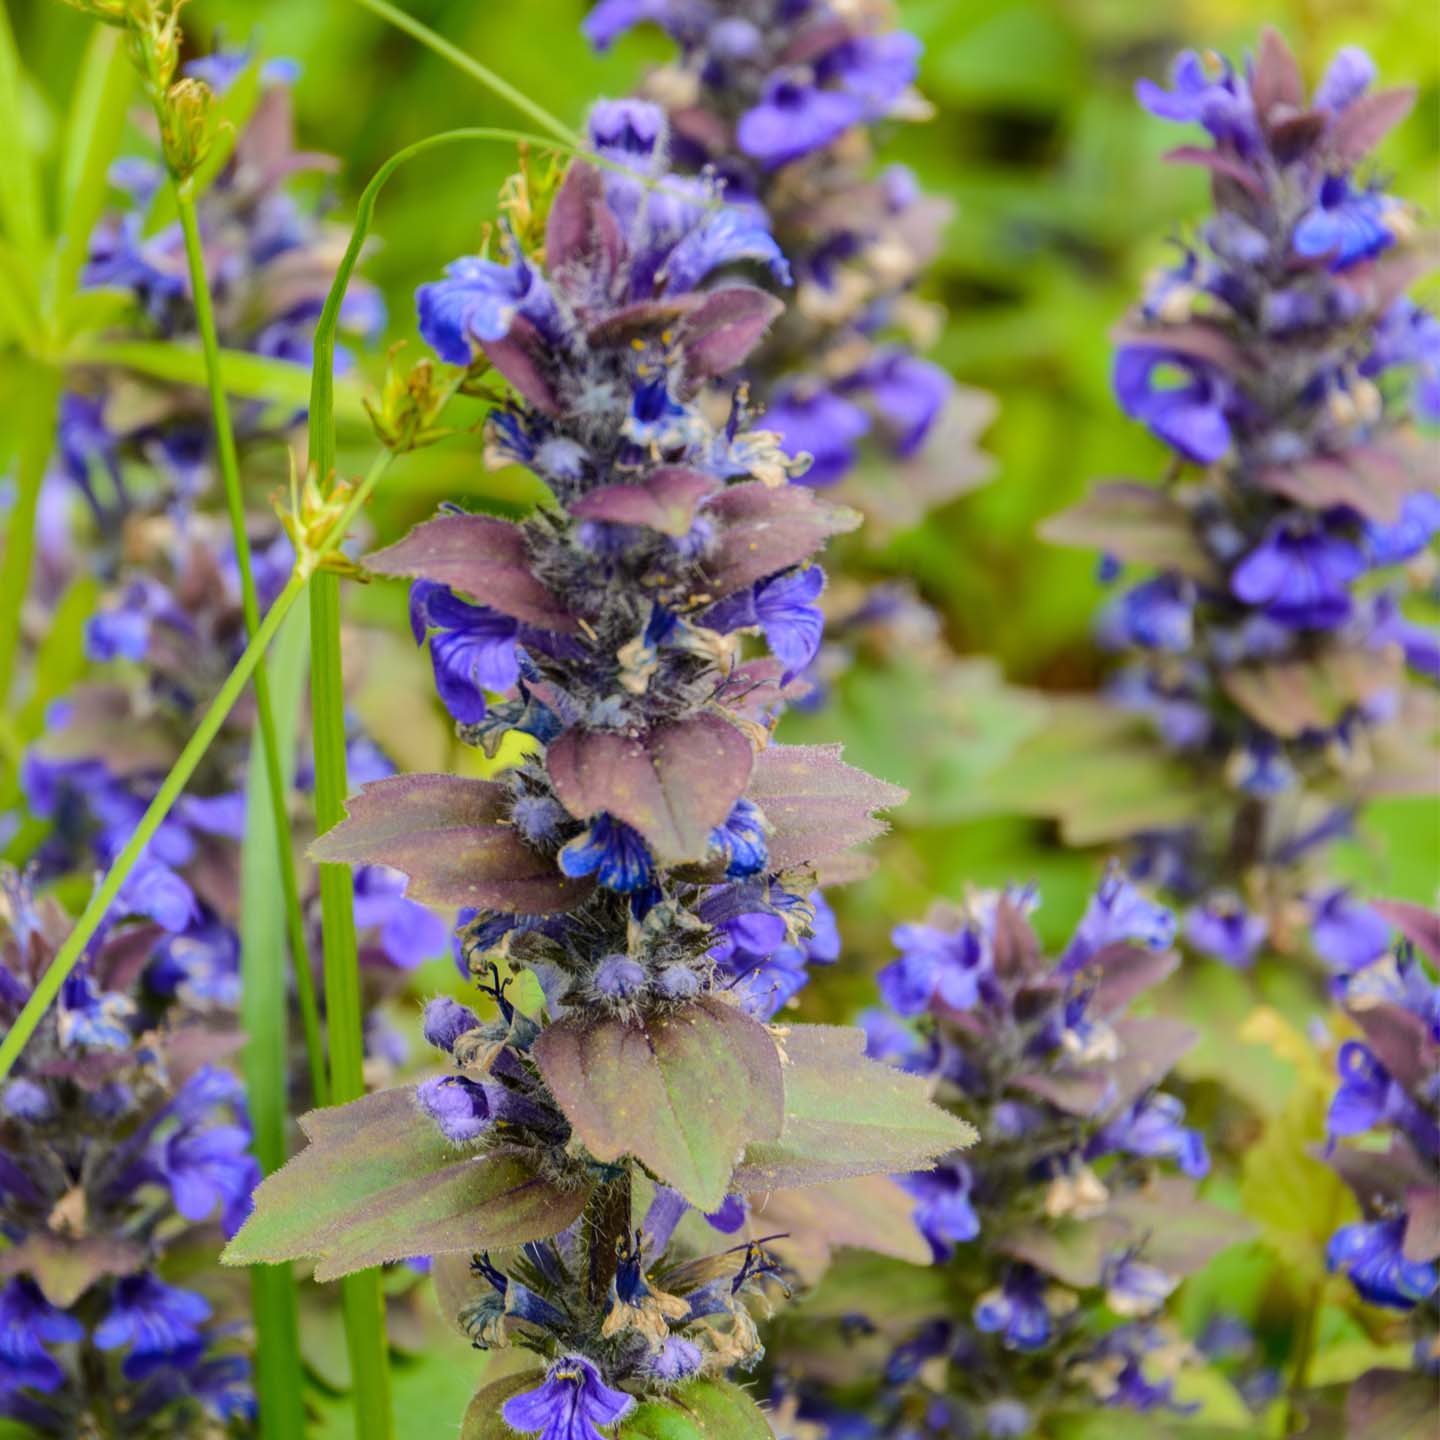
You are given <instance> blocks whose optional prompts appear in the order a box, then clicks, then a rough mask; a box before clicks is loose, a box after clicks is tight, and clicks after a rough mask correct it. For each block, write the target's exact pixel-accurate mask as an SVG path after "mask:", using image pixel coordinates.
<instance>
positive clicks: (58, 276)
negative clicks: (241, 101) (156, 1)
mask: <svg viewBox="0 0 1440 1440" xmlns="http://www.w3.org/2000/svg"><path fill="white" fill-rule="evenodd" d="M134 80H135V70H134V67H133V66H132V65H131V63H130V56H129V54H128V52H127V49H126V45H125V40H124V35H123V33H122V32H121V31H120V30H119V29H117V28H115V27H113V26H110V25H97V26H95V28H94V31H93V33H92V34H91V37H90V44H89V45H88V46H87V47H86V50H85V58H84V59H83V60H82V61H81V62H80V74H79V76H78V77H77V80H76V83H75V89H74V94H73V96H72V98H71V102H70V114H69V117H68V119H67V120H66V124H65V154H64V158H63V159H62V160H61V162H60V215H61V217H62V219H61V222H60V236H59V239H58V241H57V254H56V269H55V294H54V304H55V306H56V308H57V309H59V308H60V307H62V306H64V305H65V304H66V302H67V301H68V300H69V299H70V296H71V294H72V293H73V292H74V290H75V286H76V284H77V282H78V281H79V278H80V270H81V267H82V266H83V265H84V263H85V257H86V255H87V253H88V252H89V247H90V232H91V231H92V230H94V228H95V222H96V221H97V220H98V219H99V218H100V211H101V209H102V208H103V207H104V204H105V196H106V183H105V176H106V172H107V171H108V170H109V168H110V162H111V161H112V160H113V159H114V158H115V152H116V151H117V150H118V149H119V148H120V137H121V136H122V135H123V134H124V133H125V109H126V106H127V105H128V104H129V103H130V92H131V89H132V88H133V86H134Z"/></svg>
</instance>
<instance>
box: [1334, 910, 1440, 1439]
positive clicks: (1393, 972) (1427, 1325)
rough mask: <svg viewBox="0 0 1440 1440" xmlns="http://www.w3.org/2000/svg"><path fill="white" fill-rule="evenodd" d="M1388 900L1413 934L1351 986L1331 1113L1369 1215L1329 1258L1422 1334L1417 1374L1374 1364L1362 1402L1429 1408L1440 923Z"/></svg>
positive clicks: (1342, 1159)
mask: <svg viewBox="0 0 1440 1440" xmlns="http://www.w3.org/2000/svg"><path fill="white" fill-rule="evenodd" d="M1384 909H1385V913H1386V916H1387V917H1388V918H1389V919H1391V920H1393V921H1394V922H1395V924H1396V926H1397V927H1398V928H1399V929H1400V931H1401V932H1402V934H1403V936H1404V937H1405V938H1404V939H1403V940H1402V941H1401V943H1400V944H1399V946H1398V947H1397V948H1395V949H1393V950H1390V949H1389V947H1388V946H1387V954H1386V955H1385V957H1384V959H1382V960H1381V961H1379V962H1378V963H1376V964H1374V965H1372V966H1370V967H1369V968H1368V969H1367V970H1365V971H1364V972H1363V973H1362V974H1359V975H1356V976H1353V977H1351V978H1350V980H1349V981H1348V982H1347V984H1346V985H1345V987H1344V990H1343V1001H1344V1004H1345V1008H1346V1010H1347V1012H1348V1013H1349V1015H1350V1017H1351V1019H1353V1020H1354V1021H1355V1023H1356V1024H1358V1026H1359V1027H1360V1031H1361V1036H1362V1038H1360V1039H1357V1040H1347V1041H1345V1042H1344V1043H1343V1044H1342V1045H1341V1046H1340V1050H1339V1053H1338V1055H1337V1057H1336V1065H1337V1069H1338V1072H1339V1079H1340V1083H1339V1086H1338V1088H1337V1089H1336V1092H1335V1095H1334V1098H1333V1099H1332V1101H1331V1103H1330V1111H1329V1115H1328V1118H1327V1122H1326V1123H1327V1130H1328V1133H1329V1141H1330V1144H1329V1151H1328V1153H1329V1158H1330V1162H1331V1164H1333V1165H1334V1166H1335V1168H1336V1169H1337V1170H1338V1171H1339V1173H1340V1174H1341V1175H1342V1176H1343V1177H1344V1179H1345V1181H1346V1183H1347V1184H1348V1185H1349V1186H1350V1188H1351V1189H1352V1190H1353V1191H1354V1192H1355V1198H1356V1200H1357V1201H1358V1202H1359V1204H1360V1208H1361V1212H1362V1218H1361V1219H1360V1220H1358V1221H1356V1222H1355V1223H1353V1224H1349V1225H1345V1226H1342V1227H1341V1228H1340V1229H1339V1230H1337V1231H1336V1232H1335V1235H1334V1237H1333V1238H1332V1239H1331V1241H1330V1246H1329V1251H1328V1254H1327V1260H1328V1262H1329V1265H1330V1268H1331V1269H1332V1270H1334V1271H1338V1272H1340V1273H1342V1274H1344V1275H1346V1276H1348V1277H1349V1279H1350V1282H1351V1284H1352V1285H1354V1287H1355V1290H1356V1293H1357V1294H1358V1295H1359V1296H1360V1297H1361V1298H1362V1299H1363V1300H1365V1301H1366V1302H1368V1303H1369V1304H1371V1305H1375V1306H1379V1307H1381V1308H1383V1309H1386V1310H1390V1311H1396V1312H1400V1313H1401V1314H1403V1315H1404V1316H1405V1317H1406V1318H1407V1320H1408V1322H1409V1325H1410V1328H1411V1332H1412V1334H1413V1337H1414V1342H1415V1350H1414V1365H1415V1372H1416V1373H1415V1374H1414V1375H1413V1376H1412V1375H1407V1374H1406V1373H1405V1372H1403V1371H1393V1372H1392V1371H1382V1372H1375V1373H1374V1374H1372V1375H1371V1376H1369V1377H1367V1378H1366V1381H1365V1382H1364V1383H1363V1384H1362V1385H1361V1386H1358V1387H1357V1393H1356V1394H1355V1395H1354V1396H1352V1400H1351V1404H1352V1406H1357V1407H1371V1406H1373V1407H1376V1411H1377V1413H1378V1412H1379V1410H1380V1409H1381V1408H1383V1405H1384V1403H1385V1400H1384V1397H1385V1394H1386V1392H1387V1391H1395V1390H1403V1389H1404V1388H1406V1387H1410V1388H1411V1389H1412V1391H1413V1392H1414V1393H1417V1394H1418V1395H1419V1397H1420V1399H1421V1405H1422V1409H1421V1410H1420V1411H1417V1413H1426V1412H1428V1410H1429V1408H1430V1397H1431V1396H1432V1395H1433V1391H1434V1384H1435V1376H1436V1375H1437V1374H1440V1190H1437V1187H1436V1181H1435V1176H1436V1168H1437V1166H1440V984H1437V983H1436V978H1435V974H1434V970H1433V967H1434V966H1436V965H1440V924H1437V921H1436V917H1435V916H1434V915H1433V914H1429V913H1427V912H1425V911H1423V910H1421V909H1419V908H1418V907H1415V906H1410V905H1402V904H1399V903H1397V902H1385V903H1384ZM1417 950H1418V951H1419V952H1420V953H1418V954H1417ZM1427 961H1428V967H1427ZM1341 1141H1348V1142H1351V1143H1349V1144H1345V1145H1341V1144H1340V1143H1339V1142H1341ZM1382 1141H1383V1148H1382V1147H1381V1143H1380V1142H1382ZM1392 1398H1393V1397H1392ZM1366 1418H1367V1416H1366V1414H1365V1413H1361V1411H1360V1410H1358V1409H1357V1410H1354V1411H1352V1415H1351V1422H1352V1430H1351V1432H1350V1433H1352V1434H1368V1433H1370V1430H1369V1429H1368V1428H1367V1426H1366V1424H1365V1423H1364V1422H1365V1421H1366Z"/></svg>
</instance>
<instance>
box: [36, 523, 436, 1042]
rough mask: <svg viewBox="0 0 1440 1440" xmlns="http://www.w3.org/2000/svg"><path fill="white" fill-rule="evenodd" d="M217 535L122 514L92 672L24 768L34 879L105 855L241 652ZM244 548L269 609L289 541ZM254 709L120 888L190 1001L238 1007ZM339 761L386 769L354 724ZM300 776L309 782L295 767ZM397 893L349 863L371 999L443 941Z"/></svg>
mask: <svg viewBox="0 0 1440 1440" xmlns="http://www.w3.org/2000/svg"><path fill="white" fill-rule="evenodd" d="M224 535H225V531H224V528H223V526H221V525H220V524H219V522H218V521H217V520H216V518H215V517H213V516H207V515H202V514H192V515H191V516H189V517H188V519H187V520H186V522H185V523H184V525H183V526H182V525H178V524H177V523H176V522H175V521H174V520H173V519H171V518H170V517H163V516H157V517H152V518H151V519H149V520H147V521H144V522H140V523H137V524H132V525H131V526H130V527H129V531H128V538H127V549H128V564H127V568H126V569H125V570H124V571H123V572H122V573H121V575H120V577H119V579H118V581H117V583H116V585H115V586H114V588H113V589H112V591H111V592H110V594H109V595H108V596H107V597H106V599H105V600H104V601H103V602H102V604H101V607H100V608H99V609H98V610H97V611H96V613H95V614H94V615H93V616H92V617H91V618H90V620H89V622H88V624H87V626H86V631H85V644H86V651H87V655H88V657H89V659H90V660H91V661H92V663H93V664H94V666H96V667H97V668H98V669H99V670H100V672H101V676H100V677H97V678H95V679H92V680H90V681H88V682H86V683H85V684H83V685H81V686H78V687H77V688H76V689H74V690H73V691H72V692H70V693H69V694H68V695H66V696H65V697H64V698H63V699H62V700H60V701H57V702H56V703H55V704H54V705H53V706H52V708H51V712H50V714H49V716H48V720H47V733H46V734H45V736H44V737H43V738H42V739H41V740H40V741H39V742H38V743H37V744H36V745H35V746H34V747H33V748H32V749H31V750H30V751H29V752H28V753H27V755H26V756H25V759H24V763H23V766H22V770H21V781H22V785H23V788H24V793H25V798H26V802H27V806H28V809H29V812H30V814H31V815H32V816H34V817H35V818H36V819H38V820H40V821H42V822H44V823H45V825H46V827H47V828H46V831H45V834H44V838H43V839H42V840H41V841H40V843H39V846H38V848H37V850H36V852H35V854H34V856H33V859H32V861H31V874H32V875H33V876H34V878H35V879H36V880H37V881H46V880H50V879H54V878H56V877H58V876H60V875H64V874H68V873H71V872H75V871H80V872H84V871H87V870H90V869H93V868H97V867H98V868H103V867H105V866H107V865H109V864H110V863H112V862H113V861H114V859H115V858H116V856H117V855H118V854H119V853H120V851H121V849H122V848H123V847H124V845H125V844H126V842H127V841H128V840H129V839H130V836H131V834H132V833H133V831H134V829H135V826H136V825H137V824H138V823H139V820H140V817H141V816H142V815H143V814H144V813H145V809H146V807H147V806H148V805H149V803H150V801H151V799H153V797H154V795H155V792H156V790H157V789H158V788H159V786H160V784H161V782H162V781H163V779H164V777H165V774H166V772H167V770H168V769H169V768H170V766H171V765H172V764H173V763H174V761H175V758H176V757H177V756H178V755H179V753H180V750H181V748H182V746H183V745H184V743H185V741H186V739H188V737H189V736H190V734H191V733H192V731H193V730H194V728H195V724H196V722H197V720H198V718H199V716H200V715H201V714H202V713H203V712H204V710H205V708H206V706H207V705H208V704H209V703H210V701H211V700H212V699H213V698H214V696H215V693H216V691H217V690H218V689H219V687H220V685H221V683H222V682H223V681H224V679H225V676H226V675H227V673H228V672H229V669H230V667H231V666H232V665H233V664H234V663H235V662H236V660H238V658H239V656H240V653H241V651H242V650H243V649H244V646H245V629H244V623H243V618H242V613H241V603H240V585H239V576H238V574H237V571H236V566H235V560H234V553H233V547H232V546H231V545H230V544H229V542H228V540H226V539H225V538H224ZM252 554H253V570H254V575H255V583H256V588H257V592H258V597H259V601H260V604H261V607H262V608H264V607H265V606H267V605H268V604H269V603H270V601H272V600H273V599H274V597H275V595H276V594H278V593H279V591H280V589H281V588H282V586H283V584H284V582H285V581H286V580H287V579H288V578H289V575H290V569H291V561H292V552H291V548H290V542H289V541H288V539H287V538H286V537H285V536H284V534H283V533H281V534H269V533H268V532H267V535H266V536H257V537H256V543H255V546H254V548H253V551H252ZM251 720H252V717H251V715H250V713H249V710H248V707H242V709H241V712H240V713H238V714H237V715H236V716H234V717H232V719H231V720H230V722H229V723H228V724H227V726H226V728H225V729H224V731H222V733H221V735H220V737H219V738H218V739H217V741H216V742H215V744H214V745H213V746H212V747H211V750H210V752H209V754H208V755H207V757H206V761H205V766H204V768H203V771H202V774H201V775H200V776H199V777H197V779H196V780H195V782H193V784H192V786H191V790H190V791H189V792H188V793H187V794H186V795H184V796H182V797H181V799H180V801H179V802H178V803H177V805H176V806H175V808H174V810H172V812H171V814H170V815H169V816H168V817H167V818H166V820H165V821H164V822H163V823H162V825H161V826H160V829H159V831H158V832H157V833H156V835H155V838H154V839H153V840H152V841H151V843H150V845H149V846H148V847H147V849H146V852H145V855H144V856H143V857H142V859H141V861H140V863H139V864H138V865H137V866H136V867H135V869H134V870H133V871H132V872H131V875H130V878H129V879H128V880H127V881H126V884H125V886H124V888H123V890H122V892H121V894H120V896H119V897H118V900H117V906H118V913H122V914H126V915H134V916H142V917H145V918H147V919H149V920H151V921H154V922H155V923H156V924H157V925H158V926H160V927H161V931H162V938H161V939H160V941H159V943H158V948H157V952H156V954H157V958H158V960H159V962H160V964H159V968H158V969H157V970H156V972H155V974H154V976H153V980H154V983H155V984H157V985H163V986H166V987H168V989H169V990H170V991H171V992H173V993H175V994H177V995H178V996H179V997H180V998H181V999H182V1000H183V1001H184V1002H185V1003H186V1004H187V1005H190V1006H207V1007H211V1008H215V1009H218V1010H221V1011H233V1010H234V1009H235V1008H236V1007H237V1005H238V1004H239V998H240V995H239V990H240V945H239V939H238V936H237V934H236V926H237V918H238V913H239V904H240V896H239V853H240V852H239V846H240V842H241V841H242V840H243V838H244V826H245V793H244V786H245V773H246V767H247V765H248V759H249V750H250V742H249V727H250V724H251ZM349 761H350V766H351V773H352V774H354V775H355V776H356V777H357V778H360V779H378V778H380V777H381V776H384V775H388V774H390V773H391V772H392V768H393V767H392V766H391V765H390V763H389V761H388V760H387V759H386V758H385V756H384V755H383V754H381V753H380V751H379V750H378V749H377V748H376V747H375V746H374V745H373V744H372V743H371V742H370V741H369V740H367V739H366V738H365V737H364V736H363V735H362V734H359V733H357V734H356V735H355V737H354V739H353V740H352V743H351V746H350V753H349ZM296 778H297V782H298V783H299V785H300V786H301V788H302V789H304V788H308V785H307V777H306V775H305V774H304V773H303V770H302V773H300V774H299V775H297V777H296ZM403 890H404V882H403V880H402V878H401V877H400V876H399V875H397V874H395V873H394V872H393V871H386V870H383V869H378V868H372V869H365V870H361V871H359V872H357V874H356V876H355V897H356V921H357V924H358V925H359V927H360V928H361V930H362V932H363V933H364V937H365V939H366V942H367V943H366V944H365V947H364V956H365V958H366V959H367V961H369V962H371V963H368V964H367V966H366V979H367V986H368V989H369V990H370V992H371V993H370V995H369V997H368V998H369V999H370V1000H372V1001H375V1000H378V999H379V998H381V996H382V995H383V993H385V992H387V991H388V990H390V989H393V988H394V986H395V984H396V983H398V982H400V981H402V980H403V976H404V973H405V972H406V971H408V970H410V969H413V968H414V967H415V966H416V965H417V964H419V963H420V962H421V961H422V960H425V959H426V958H429V957H433V956H435V955H439V954H443V953H444V950H445V946H446V938H447V937H446V927H445V924H444V922H443V921H442V920H441V919H440V918H439V917H438V916H436V915H433V914H432V913H431V912H430V911H428V910H427V909H425V907H424V906H421V905H417V904H415V903H414V902H412V901H410V900H407V899H406V898H405V897H404V894H403ZM315 953H317V954H318V946H317V947H316V950H315ZM370 1030H371V1034H370V1039H371V1042H372V1052H373V1053H374V1056H375V1058H376V1059H377V1061H382V1062H383V1061H384V1060H386V1059H392V1060H393V1059H399V1058H403V1057H402V1056H401V1055H400V1054H399V1053H397V1052H396V1045H397V1043H398V1042H399V1037H398V1035H392V1034H391V1032H390V1031H389V1030H388V1028H387V1027H386V1026H385V1025H384V1023H383V1021H382V1019H381V1018H380V1015H379V1012H376V1013H375V1015H373V1016H372V1017H371V1025H370Z"/></svg>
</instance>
